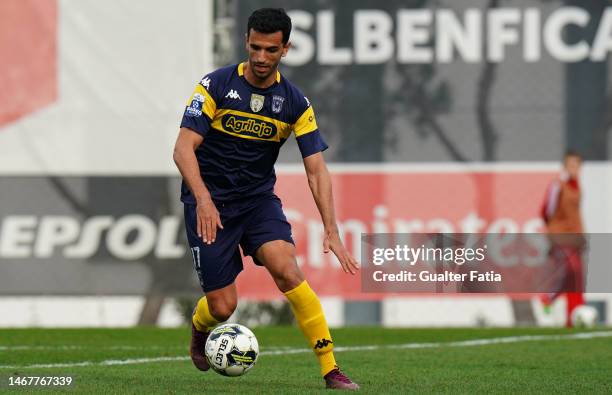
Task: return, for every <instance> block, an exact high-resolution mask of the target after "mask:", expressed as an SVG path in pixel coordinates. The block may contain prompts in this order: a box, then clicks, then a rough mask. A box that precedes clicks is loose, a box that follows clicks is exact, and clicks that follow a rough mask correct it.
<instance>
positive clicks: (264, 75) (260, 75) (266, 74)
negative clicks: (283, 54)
mask: <svg viewBox="0 0 612 395" xmlns="http://www.w3.org/2000/svg"><path fill="white" fill-rule="evenodd" d="M279 63H280V60H279V61H278V62H276V63H273V64H271V65H269V66H268V65H265V66H266V71H259V70H258V69H257V67H256V66H257V64H256V63H255V62H252V61H249V65H250V66H251V70H252V72H253V75H254V76H255V77H257V79H259V80H261V81H265V80H267V79H268V78H270V76H271V75H273V74H274V73H276V70H277V69H278V64H279Z"/></svg>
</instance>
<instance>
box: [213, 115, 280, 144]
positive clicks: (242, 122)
mask: <svg viewBox="0 0 612 395" xmlns="http://www.w3.org/2000/svg"><path fill="white" fill-rule="evenodd" d="M221 124H222V125H223V128H225V130H227V131H229V132H232V133H237V134H242V135H245V136H252V137H258V138H261V139H270V138H272V137H274V136H276V125H274V124H273V123H271V122H266V121H263V120H261V119H255V118H248V117H241V116H239V115H233V114H227V115H225V116H224V117H223V119H222V121H221Z"/></svg>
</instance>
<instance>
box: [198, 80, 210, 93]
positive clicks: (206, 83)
mask: <svg viewBox="0 0 612 395" xmlns="http://www.w3.org/2000/svg"><path fill="white" fill-rule="evenodd" d="M200 84H202V86H203V87H204V88H206V89H208V90H210V77H204V78H202V81H200Z"/></svg>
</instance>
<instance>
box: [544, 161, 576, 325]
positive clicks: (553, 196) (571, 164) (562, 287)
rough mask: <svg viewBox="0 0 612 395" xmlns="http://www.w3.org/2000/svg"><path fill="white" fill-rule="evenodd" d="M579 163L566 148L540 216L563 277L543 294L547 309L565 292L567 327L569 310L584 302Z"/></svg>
mask: <svg viewBox="0 0 612 395" xmlns="http://www.w3.org/2000/svg"><path fill="white" fill-rule="evenodd" d="M581 166H582V158H581V156H580V155H579V154H578V153H576V152H574V151H568V152H567V153H566V154H565V156H564V158H563V171H562V172H561V176H560V177H559V178H558V179H556V180H554V181H553V182H552V183H551V185H550V186H549V188H548V191H547V194H546V198H545V200H544V204H543V206H542V217H543V219H544V222H545V223H546V230H547V232H548V237H549V239H550V241H551V251H550V256H551V258H552V259H554V260H555V262H556V263H558V265H559V270H561V271H562V273H563V276H562V279H561V281H560V283H559V284H558V287H559V288H558V289H557V290H554V292H551V293H550V294H548V295H544V296H543V297H542V302H543V304H544V308H545V309H546V310H549V309H550V305H551V304H552V303H553V302H554V300H555V299H556V298H557V297H558V296H560V295H561V294H563V293H565V295H566V301H567V319H566V326H567V327H571V326H572V320H571V317H572V312H573V311H574V309H576V307H578V306H580V305H582V304H584V296H583V290H584V276H583V268H582V251H583V248H584V237H583V226H582V216H581V214H580V199H581V192H580V184H579V182H578V178H579V175H580V168H581Z"/></svg>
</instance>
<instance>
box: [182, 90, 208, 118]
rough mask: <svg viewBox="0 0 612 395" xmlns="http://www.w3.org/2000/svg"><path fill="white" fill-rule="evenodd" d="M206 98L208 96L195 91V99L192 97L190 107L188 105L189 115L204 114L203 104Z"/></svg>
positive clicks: (197, 115)
mask: <svg viewBox="0 0 612 395" xmlns="http://www.w3.org/2000/svg"><path fill="white" fill-rule="evenodd" d="M204 100H206V97H204V95H202V94H200V93H194V94H193V99H191V103H190V104H189V107H187V115H189V116H192V117H200V116H202V106H203V104H204Z"/></svg>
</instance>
